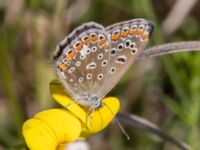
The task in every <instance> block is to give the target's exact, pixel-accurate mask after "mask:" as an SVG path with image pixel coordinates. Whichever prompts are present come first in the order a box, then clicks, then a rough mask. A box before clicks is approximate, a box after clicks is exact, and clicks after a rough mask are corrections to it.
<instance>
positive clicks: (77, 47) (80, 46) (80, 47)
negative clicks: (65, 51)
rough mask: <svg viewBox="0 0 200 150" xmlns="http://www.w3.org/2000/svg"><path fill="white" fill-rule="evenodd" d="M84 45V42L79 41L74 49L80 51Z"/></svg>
mask: <svg viewBox="0 0 200 150" xmlns="http://www.w3.org/2000/svg"><path fill="white" fill-rule="evenodd" d="M82 47H83V44H82V43H78V44H77V45H76V46H75V47H74V49H75V50H77V51H80V50H81V49H82Z"/></svg>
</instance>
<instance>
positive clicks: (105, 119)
mask: <svg viewBox="0 0 200 150" xmlns="http://www.w3.org/2000/svg"><path fill="white" fill-rule="evenodd" d="M50 91H51V95H52V97H53V98H54V99H55V100H56V101H57V102H58V103H59V104H61V105H62V106H64V107H65V106H66V108H67V109H68V110H69V111H71V112H72V113H73V114H74V115H75V116H77V117H78V118H79V119H80V120H81V121H82V131H83V134H82V135H89V134H92V133H95V132H98V131H100V130H102V129H103V128H105V127H106V126H107V125H108V124H109V123H110V122H111V121H112V119H113V117H114V116H115V115H116V113H117V112H118V111H119V107H120V103H119V100H118V99H117V98H115V97H108V98H104V99H103V100H102V104H103V105H102V107H101V108H97V109H96V110H95V111H94V113H91V114H90V115H89V116H87V114H88V110H87V109H83V108H82V107H80V106H79V105H78V104H76V102H75V101H74V100H72V99H70V97H69V96H68V95H66V92H65V90H64V88H63V86H62V85H61V84H60V83H59V81H57V80H53V81H52V82H51V83H50Z"/></svg>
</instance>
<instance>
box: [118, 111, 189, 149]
mask: <svg viewBox="0 0 200 150" xmlns="http://www.w3.org/2000/svg"><path fill="white" fill-rule="evenodd" d="M117 118H118V119H119V121H120V122H122V123H123V124H126V125H127V126H130V127H133V128H137V129H140V130H142V131H145V132H148V133H152V134H155V135H157V136H159V137H160V138H162V139H163V140H165V141H168V142H171V143H173V144H174V145H176V146H177V147H180V148H181V149H182V150H192V148H191V147H190V146H189V145H187V144H186V143H184V142H182V141H180V140H177V139H175V138H173V137H171V136H170V135H168V134H166V133H164V132H163V131H162V130H161V129H160V128H159V127H158V126H156V125H155V124H153V123H151V122H149V121H148V120H146V119H144V118H141V117H139V116H136V115H133V114H121V113H118V115H117Z"/></svg>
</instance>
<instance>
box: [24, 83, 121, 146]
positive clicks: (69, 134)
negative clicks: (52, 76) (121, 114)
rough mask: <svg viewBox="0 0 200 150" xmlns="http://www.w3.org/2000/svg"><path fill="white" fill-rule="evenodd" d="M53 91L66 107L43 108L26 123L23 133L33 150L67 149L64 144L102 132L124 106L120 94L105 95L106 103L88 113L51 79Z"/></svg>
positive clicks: (54, 96) (52, 93) (60, 102)
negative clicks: (117, 96) (118, 97)
mask: <svg viewBox="0 0 200 150" xmlns="http://www.w3.org/2000/svg"><path fill="white" fill-rule="evenodd" d="M50 91H51V95H52V97H53V99H55V100H56V101H57V102H58V103H59V104H61V105H62V106H63V107H65V109H64V108H55V109H48V110H45V111H42V112H40V113H38V114H36V115H35V116H34V117H33V118H32V119H29V120H28V121H26V122H25V123H24V125H23V135H24V138H25V141H26V143H27V145H28V147H29V148H30V149H31V150H43V149H48V150H55V149H63V145H64V146H66V145H67V144H68V143H70V142H73V141H76V140H79V139H84V138H86V137H87V136H89V135H91V134H94V133H96V132H99V131H101V130H102V129H104V128H105V127H106V126H107V125H108V124H109V123H110V122H111V121H112V119H113V117H114V115H115V114H116V113H117V112H118V110H119V107H120V104H119V100H118V99H117V98H115V97H108V98H104V99H103V100H102V101H103V103H104V105H103V106H102V107H101V108H99V109H96V110H95V111H94V113H92V114H91V115H89V116H87V113H88V110H87V109H84V108H82V107H80V106H79V105H78V104H77V103H75V102H74V101H73V100H72V99H71V98H70V97H69V96H68V95H66V92H65V91H64V89H63V87H62V86H61V85H60V83H59V82H58V81H57V80H53V81H52V82H51V83H50ZM86 118H88V119H86Z"/></svg>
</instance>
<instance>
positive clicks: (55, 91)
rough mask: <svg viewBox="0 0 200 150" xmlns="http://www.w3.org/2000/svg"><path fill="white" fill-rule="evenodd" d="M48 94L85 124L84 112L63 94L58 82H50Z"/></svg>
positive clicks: (63, 90) (63, 91)
mask: <svg viewBox="0 0 200 150" xmlns="http://www.w3.org/2000/svg"><path fill="white" fill-rule="evenodd" d="M50 92H51V96H52V97H53V99H54V100H55V101H56V102H58V103H59V104H60V105H62V106H63V107H65V108H67V109H68V110H69V111H71V112H72V113H74V114H75V115H76V116H77V117H78V118H79V119H80V120H81V121H83V122H84V123H86V122H85V121H86V120H85V118H86V113H85V111H84V110H83V109H82V108H81V107H80V106H79V105H78V104H77V103H76V102H75V101H74V100H72V99H71V98H70V97H69V96H68V95H67V94H66V92H65V89H64V88H63V86H62V85H61V84H60V82H59V81H58V80H52V81H51V83H50Z"/></svg>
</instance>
